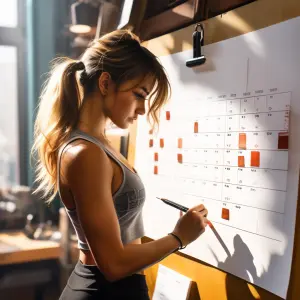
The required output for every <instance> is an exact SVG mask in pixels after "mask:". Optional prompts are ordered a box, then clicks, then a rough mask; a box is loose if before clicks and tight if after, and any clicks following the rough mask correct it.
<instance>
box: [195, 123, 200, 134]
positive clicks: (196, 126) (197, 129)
mask: <svg viewBox="0 0 300 300" xmlns="http://www.w3.org/2000/svg"><path fill="white" fill-rule="evenodd" d="M198 126H199V125H198V122H195V123H194V133H198V131H199V127H198Z"/></svg>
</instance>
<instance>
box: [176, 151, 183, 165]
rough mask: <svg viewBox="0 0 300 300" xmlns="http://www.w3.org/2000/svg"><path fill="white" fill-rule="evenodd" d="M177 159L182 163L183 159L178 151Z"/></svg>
mask: <svg viewBox="0 0 300 300" xmlns="http://www.w3.org/2000/svg"><path fill="white" fill-rule="evenodd" d="M177 161H178V162H179V163H180V164H182V161H183V157H182V154H181V153H178V154H177Z"/></svg>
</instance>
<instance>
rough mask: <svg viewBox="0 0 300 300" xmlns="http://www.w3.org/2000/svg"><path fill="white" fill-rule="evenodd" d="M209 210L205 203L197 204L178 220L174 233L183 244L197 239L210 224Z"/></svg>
mask: <svg viewBox="0 0 300 300" xmlns="http://www.w3.org/2000/svg"><path fill="white" fill-rule="evenodd" d="M207 214H208V211H207V209H206V208H205V206H204V205H203V204H200V205H197V206H195V207H193V208H191V209H189V210H188V211H187V213H186V214H184V215H182V213H181V217H180V219H179V220H178V222H177V224H176V226H175V229H174V230H173V233H174V234H176V235H177V236H178V237H179V238H180V239H181V241H182V244H183V246H186V245H188V244H190V243H191V242H193V241H195V240H196V239H197V238H198V237H199V236H200V235H201V234H202V233H203V232H204V231H205V227H206V226H207V224H208V220H207Z"/></svg>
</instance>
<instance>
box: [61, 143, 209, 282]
mask: <svg viewBox="0 0 300 300" xmlns="http://www.w3.org/2000/svg"><path fill="white" fill-rule="evenodd" d="M76 148H77V150H76ZM71 149H72V148H71ZM67 152H69V153H68V154H67V153H66V157H67V159H66V160H65V162H66V163H65V164H64V166H66V167H65V168H64V170H65V178H66V180H67V184H68V185H69V187H70V189H71V191H72V193H73V195H74V198H75V202H76V207H77V212H78V216H79V219H80V222H81V225H82V228H83V230H84V232H85V235H86V238H87V241H88V244H89V246H90V249H91V252H92V254H93V256H94V259H95V262H96V263H97V266H98V268H99V269H100V270H101V272H103V274H104V275H105V277H106V278H107V279H108V280H110V281H115V280H118V279H120V278H122V277H125V276H127V275H130V274H132V273H135V272H137V271H140V270H142V269H144V268H146V267H147V266H150V265H152V264H154V263H156V262H158V261H160V260H161V259H162V258H164V257H165V256H167V255H169V254H170V253H172V252H173V251H174V250H176V249H177V248H178V247H179V243H178V241H177V240H176V239H175V238H174V237H172V236H166V237H163V238H161V239H158V240H156V241H152V242H150V243H146V244H141V245H125V246H124V245H123V243H122V241H121V235H120V228H119V223H118V218H117V215H116V211H115V208H114V203H113V199H112V192H111V186H112V178H113V169H112V165H111V162H110V160H109V158H108V157H107V155H106V154H105V152H104V151H103V150H101V149H99V148H98V147H97V146H96V145H93V144H89V145H87V144H84V145H82V144H81V146H76V147H75V149H73V150H68V151H67ZM192 217H193V216H192ZM194 219H195V222H198V223H199V226H202V227H203V228H204V226H205V224H203V223H201V220H200V218H199V217H198V216H195V217H194ZM199 220H200V221H199ZM200 223H201V224H200ZM199 226H198V227H199ZM198 231H199V232H200V230H198ZM199 235H200V234H199ZM199 235H198V236H199Z"/></svg>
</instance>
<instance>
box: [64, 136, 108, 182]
mask: <svg viewBox="0 0 300 300" xmlns="http://www.w3.org/2000/svg"><path fill="white" fill-rule="evenodd" d="M103 171H105V173H106V174H107V175H109V174H112V173H113V170H112V166H111V163H110V160H109V158H108V156H107V155H106V153H105V152H104V151H103V150H102V149H101V148H99V147H98V146H97V145H95V144H93V143H91V142H88V141H85V140H76V141H74V142H72V143H71V144H69V145H68V146H67V147H66V149H65V150H64V151H63V153H62V157H61V176H62V180H63V181H64V183H65V184H68V185H69V184H71V183H72V182H74V179H75V181H77V179H76V177H80V178H81V180H85V179H88V180H90V179H91V177H92V176H98V175H99V172H101V173H103Z"/></svg>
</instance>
